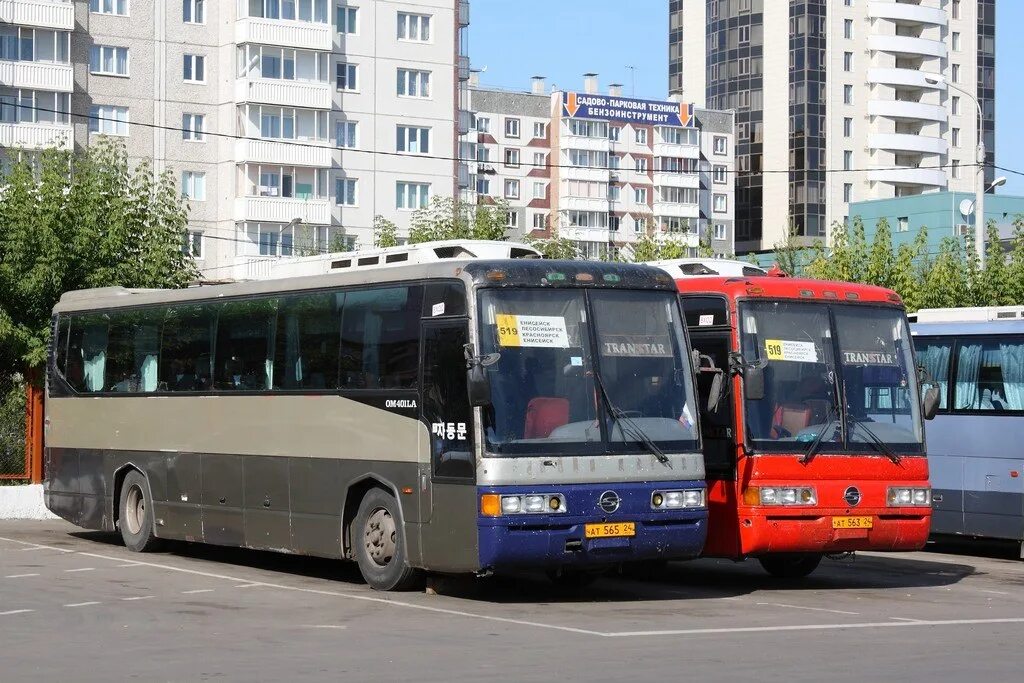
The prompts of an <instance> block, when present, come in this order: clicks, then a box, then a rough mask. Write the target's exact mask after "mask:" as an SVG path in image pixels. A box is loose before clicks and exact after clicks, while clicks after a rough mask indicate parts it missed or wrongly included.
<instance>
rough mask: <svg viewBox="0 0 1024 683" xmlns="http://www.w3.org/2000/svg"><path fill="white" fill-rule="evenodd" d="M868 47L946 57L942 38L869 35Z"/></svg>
mask: <svg viewBox="0 0 1024 683" xmlns="http://www.w3.org/2000/svg"><path fill="white" fill-rule="evenodd" d="M868 49H870V50H872V51H873V52H892V53H895V54H904V55H914V56H918V57H920V56H926V57H939V58H941V59H945V57H946V54H947V50H946V44H945V43H943V42H942V41H941V40H929V39H927V38H912V37H909V36H879V35H874V36H868Z"/></svg>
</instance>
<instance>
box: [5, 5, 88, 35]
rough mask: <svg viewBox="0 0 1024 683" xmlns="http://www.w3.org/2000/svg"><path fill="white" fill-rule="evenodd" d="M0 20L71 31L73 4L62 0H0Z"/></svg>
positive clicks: (73, 18)
mask: <svg viewBox="0 0 1024 683" xmlns="http://www.w3.org/2000/svg"><path fill="white" fill-rule="evenodd" d="M0 22H4V23H6V24H20V25H21V26H35V27H37V28H51V29H59V30H62V31H72V30H74V28H75V6H74V4H73V3H71V2H66V1H64V0H0Z"/></svg>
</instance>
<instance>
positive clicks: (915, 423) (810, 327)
mask: <svg viewBox="0 0 1024 683" xmlns="http://www.w3.org/2000/svg"><path fill="white" fill-rule="evenodd" d="M740 311H741V313H740V317H741V325H742V330H741V345H742V351H743V356H744V360H745V361H746V362H747V363H751V362H758V363H761V364H763V365H764V370H763V372H764V385H765V393H764V398H763V399H758V400H751V399H747V400H745V407H746V422H747V435H748V438H749V439H750V445H751V447H752V448H753V449H754V450H761V451H774V452H779V451H786V452H793V451H794V450H796V451H801V450H806V449H807V448H808V447H809V445H810V444H811V443H812V442H815V441H816V440H817V441H819V442H820V443H819V447H820V450H821V451H822V452H826V453H827V452H829V451H843V452H850V451H855V452H858V453H863V452H864V451H871V452H877V451H879V450H881V451H883V452H884V451H885V450H887V449H886V446H887V447H888V450H891V452H893V453H896V454H900V455H907V454H911V455H920V454H923V453H924V443H923V441H924V438H923V426H922V422H921V420H922V417H921V410H920V399H919V391H918V382H917V372H916V370H915V367H914V361H913V353H912V348H911V337H910V330H909V328H908V326H907V323H906V318H905V316H904V315H903V312H902V311H900V310H898V309H894V308H885V307H877V306H866V305H857V304H824V303H810V302H794V301H750V302H745V303H743V304H741V307H740ZM879 441H881V442H884V445H879V444H878V442H879Z"/></svg>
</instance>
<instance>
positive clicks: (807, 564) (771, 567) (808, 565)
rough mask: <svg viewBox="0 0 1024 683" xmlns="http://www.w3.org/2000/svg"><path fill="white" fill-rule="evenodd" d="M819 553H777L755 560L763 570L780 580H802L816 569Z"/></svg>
mask: <svg viewBox="0 0 1024 683" xmlns="http://www.w3.org/2000/svg"><path fill="white" fill-rule="evenodd" d="M821 558H822V555H821V554H819V553H777V554H774V555H763V556H761V557H759V558H757V560H758V562H760V563H761V566H762V567H764V570H765V571H766V572H768V573H769V574H771V575H772V576H775V577H778V578H780V579H802V578H804V577H805V576H810V574H811V573H812V572H813V571H814V570H815V569H817V568H818V565H819V564H821Z"/></svg>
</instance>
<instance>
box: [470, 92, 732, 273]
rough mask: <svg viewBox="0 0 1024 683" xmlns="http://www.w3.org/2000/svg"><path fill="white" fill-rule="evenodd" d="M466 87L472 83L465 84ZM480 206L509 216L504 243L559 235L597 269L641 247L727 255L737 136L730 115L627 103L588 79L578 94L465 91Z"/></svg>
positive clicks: (678, 105) (664, 103)
mask: <svg viewBox="0 0 1024 683" xmlns="http://www.w3.org/2000/svg"><path fill="white" fill-rule="evenodd" d="M471 83H473V81H471ZM470 93H471V103H472V107H473V113H474V116H475V120H476V132H477V137H476V141H475V143H474V144H475V159H476V163H475V164H473V165H472V168H471V171H472V172H473V173H474V174H475V177H476V185H475V189H476V190H477V193H476V194H477V201H479V202H482V203H488V202H492V201H494V200H495V199H498V198H500V199H502V200H504V201H505V202H507V203H508V206H509V220H508V224H509V227H510V235H511V236H512V237H513V238H520V237H522V236H532V237H544V236H549V235H551V234H552V231H555V230H557V232H558V234H559V236H560V237H563V238H567V239H570V240H572V241H573V242H575V243H576V244H577V246H578V248H579V251H580V253H581V254H582V255H583V256H585V257H588V258H600V257H603V256H605V255H607V254H608V253H609V252H611V253H615V252H617V251H622V250H624V251H626V253H628V251H629V249H630V245H631V244H633V243H634V242H636V241H637V240H639V239H641V238H642V237H644V236H652V237H655V238H657V239H665V238H675V239H677V240H679V241H680V242H682V243H683V244H685V245H686V246H687V247H688V248H689V249H690V251H691V253H692V254H694V255H696V252H697V247H698V245H699V242H700V241H701V240H703V241H704V242H705V243H707V244H710V246H711V248H712V249H713V250H714V252H715V253H716V254H717V255H728V254H732V253H734V248H733V205H734V201H733V179H734V177H735V157H734V155H733V149H734V135H733V130H734V125H733V117H732V114H731V113H730V112H718V111H710V110H705V109H700V108H695V107H693V106H692V105H690V104H688V103H684V102H680V101H678V100H642V99H636V98H632V97H624V96H623V94H622V86H621V85H618V84H612V85H610V86H609V87H608V92H607V93H599V92H598V85H597V75H596V74H586V75H585V82H584V87H583V89H582V90H581V91H562V90H555V91H553V92H550V93H548V92H547V91H546V89H545V84H544V79H543V78H541V77H539V76H535V77H534V78H533V85H532V87H531V90H530V91H529V92H513V91H508V90H501V89H495V88H486V87H480V86H478V85H473V86H472V87H471V88H470Z"/></svg>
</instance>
